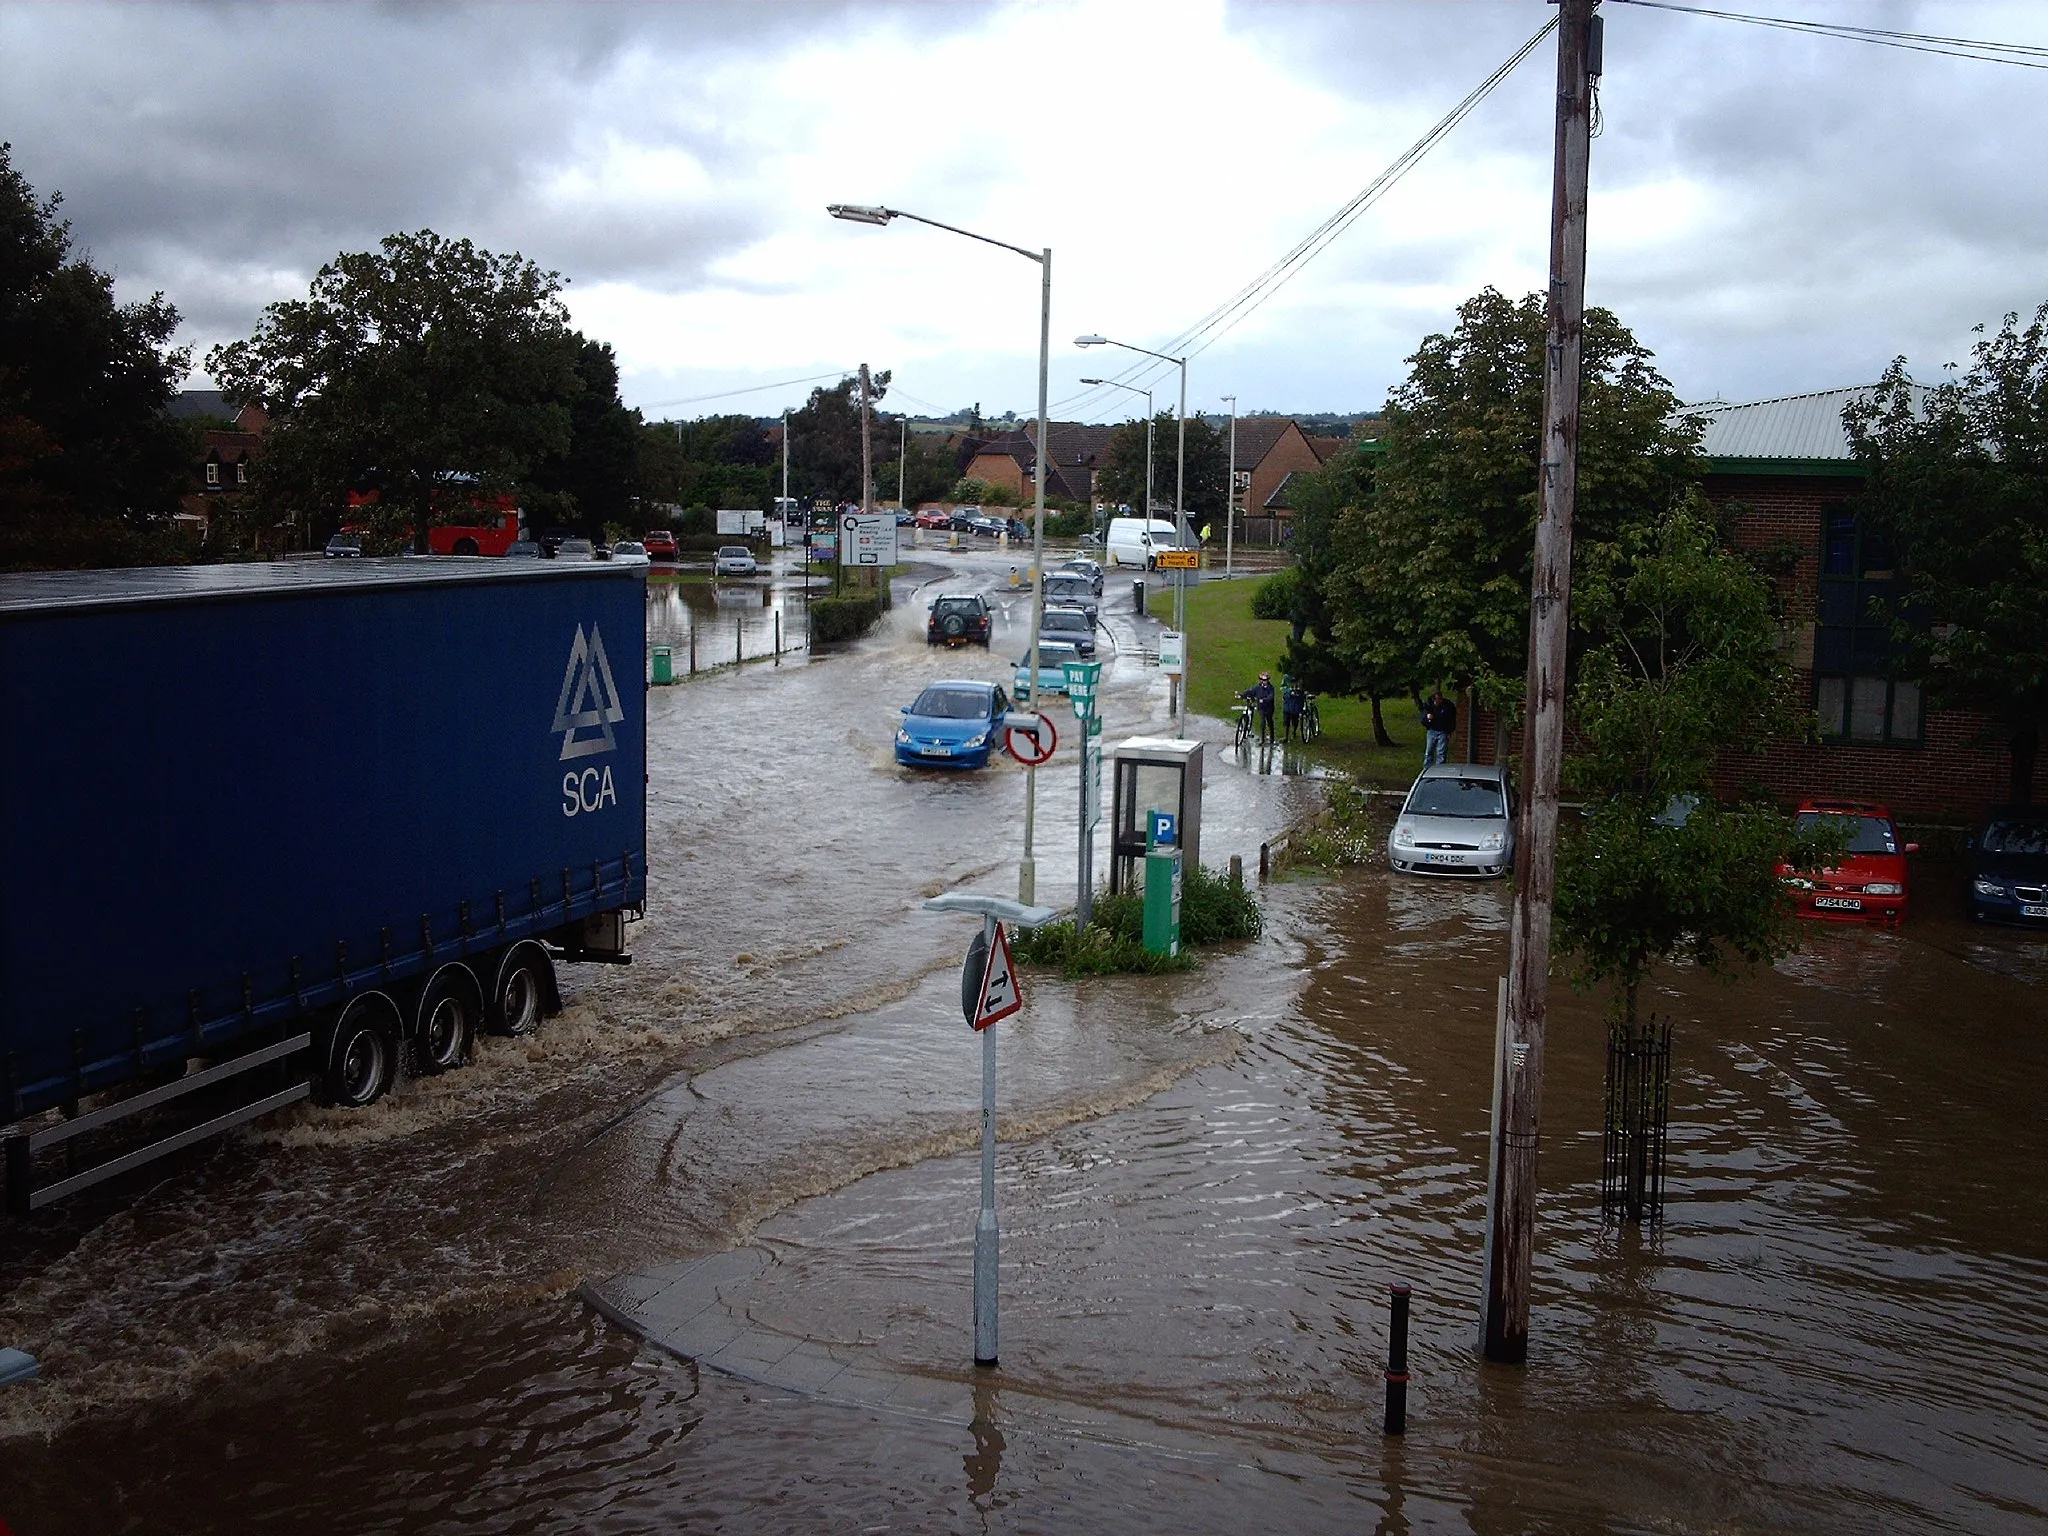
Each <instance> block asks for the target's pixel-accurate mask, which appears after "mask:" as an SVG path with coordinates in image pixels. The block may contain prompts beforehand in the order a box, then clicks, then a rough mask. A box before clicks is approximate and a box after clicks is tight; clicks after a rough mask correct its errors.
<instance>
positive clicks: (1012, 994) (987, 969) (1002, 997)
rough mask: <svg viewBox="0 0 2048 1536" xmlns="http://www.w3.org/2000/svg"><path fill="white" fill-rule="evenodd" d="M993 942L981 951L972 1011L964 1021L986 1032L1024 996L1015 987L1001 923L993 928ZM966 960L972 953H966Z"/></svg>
mask: <svg viewBox="0 0 2048 1536" xmlns="http://www.w3.org/2000/svg"><path fill="white" fill-rule="evenodd" d="M995 930H996V937H995V942H994V943H993V944H990V945H988V946H986V948H985V949H984V956H985V958H984V960H983V963H982V972H981V985H980V986H979V987H978V988H977V989H976V991H975V994H974V1011H973V1013H972V1015H971V1016H970V1017H969V1018H968V1020H967V1022H968V1023H969V1024H972V1025H973V1026H974V1027H975V1028H976V1029H978V1030H979V1029H987V1028H988V1027H989V1025H991V1024H993V1023H995V1022H996V1021H997V1020H999V1019H1007V1018H1008V1017H1009V1016H1010V1015H1011V1014H1013V1013H1015V1012H1017V1011H1018V1010H1019V1009H1020V1008H1022V1007H1023V1006H1024V993H1023V991H1022V989H1021V988H1019V987H1018V985H1017V967H1016V966H1015V964H1014V963H1012V961H1011V959H1010V935H1009V932H1008V930H1007V929H1005V928H1004V927H1003V925H1002V924H1001V923H997V924H996V925H995ZM968 955H969V959H970V961H971V960H972V958H973V951H972V950H970V951H969V952H968ZM962 1001H963V1002H965V1001H966V999H965V998H964V997H963V998H962Z"/></svg>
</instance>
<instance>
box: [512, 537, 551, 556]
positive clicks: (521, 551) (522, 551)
mask: <svg viewBox="0 0 2048 1536" xmlns="http://www.w3.org/2000/svg"><path fill="white" fill-rule="evenodd" d="M505 558H506V559H507V560H544V559H546V558H547V557H546V556H545V555H544V554H542V552H541V547H540V546H539V545H538V544H536V543H534V542H533V540H531V539H514V540H513V541H512V542H511V543H510V544H507V545H506V546H505Z"/></svg>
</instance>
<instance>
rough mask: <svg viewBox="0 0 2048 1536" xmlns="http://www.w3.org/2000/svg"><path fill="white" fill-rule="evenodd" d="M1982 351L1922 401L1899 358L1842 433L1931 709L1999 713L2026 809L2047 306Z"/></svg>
mask: <svg viewBox="0 0 2048 1536" xmlns="http://www.w3.org/2000/svg"><path fill="white" fill-rule="evenodd" d="M1978 331H1979V332H1980V333H1982V331H1983V327H1982V326H1979V327H1978ZM1973 351H1974V355H1975V361H1974V362H1973V363H1972V365H1971V367H1970V370H1969V372H1968V373H1967V374H1965V375H1964V376H1963V377H1961V378H1959V379H1952V380H1949V381H1947V382H1945V383H1942V384H1940V385H1937V386H1935V388H1934V389H1933V390H1932V391H1931V392H1929V393H1928V395H1927V396H1926V398H1925V401H1924V405H1923V404H1922V403H1921V392H1920V391H1919V390H1918V389H1916V388H1915V386H1914V384H1913V381H1912V379H1911V377H1910V376H1909V375H1908V374H1907V372H1906V363H1905V359H1904V358H1899V359H1897V360H1896V361H1894V362H1893V363H1892V365H1891V366H1890V367H1889V368H1887V369H1886V370H1885V373H1884V377H1883V379H1882V380H1881V381H1880V382H1879V384H1878V387H1877V389H1876V390H1875V392H1874V393H1873V394H1872V395H1871V396H1870V398H1869V399H1868V400H1866V401H1864V402H1863V403H1861V404H1860V405H1855V406H1851V407H1850V408H1849V410H1848V411H1847V412H1845V413H1844V424H1845V425H1846V427H1847V428H1848V432H1849V438H1850V443H1851V445H1852V447H1853V449H1854V452H1855V454H1856V456H1857V458H1858V459H1859V460H1861V461H1862V463H1863V464H1864V466H1865V467H1866V469H1867V470H1868V478H1867V479H1866V480H1865V482H1864V489H1863V492H1862V495H1861V497H1860V499H1859V501H1858V512H1859V515H1860V517H1861V518H1862V520H1863V523H1864V525H1865V527H1866V528H1867V529H1868V530H1870V531H1873V532H1876V533H1878V534H1880V535H1882V536H1883V537H1884V538H1885V539H1886V540H1887V541H1888V542H1889V544H1890V546H1891V549H1892V552H1893V555H1894V556H1895V558H1896V560H1897V562H1898V571H1899V575H1898V577H1897V580H1896V583H1895V585H1896V587H1897V588H1898V591H1897V594H1896V601H1895V602H1894V604H1893V611H1894V613H1895V614H1896V615H1897V618H1896V622H1895V625H1894V635H1893V638H1894V641H1895V643H1896V645H1897V647H1898V654H1899V656H1900V659H1901V661H1902V664H1903V668H1904V670H1905V671H1906V672H1907V673H1908V674H1909V675H1918V676H1920V677H1922V678H1924V679H1925V684H1926V689H1927V694H1928V697H1929V698H1930V699H1931V700H1932V701H1934V702H1936V703H1941V704H1946V705H1949V706H1951V707H1959V708H1967V709H1975V710H1981V711H1983V712H1984V713H1986V714H1988V715H1990V716H1991V718H1992V719H1993V720H1994V721H1995V722H1996V723H1997V726H1998V727H1999V729H2000V730H2001V731H2002V732H2003V734H2004V735H2005V737H2006V739H2007V742H2008V746H2009V750H2010V753H2011V767H2012V775H2011V791H2010V792H2011V797H2012V799H2014V800H2015V801H2019V802H2026V801H2028V800H2030V799H2031V798H2032V790H2033V778H2034V764H2035V760H2036V757H2037V755H2038V752H2039V749H2040V741H2041V733H2042V730H2043V728H2044V727H2048V304H2043V305H2042V306H2041V307H2040V308H2039V309H2037V310H2036V311H2035V312H2034V316H2033V319H2032V320H2031V321H2030V322H2028V323H2027V324H2025V325H2022V324H2021V323H2020V317H2019V316H2018V314H2016V313H2015V314H2008V315H2007V316H2006V317H2005V321H2004V323H2003V324H2002V325H2001V326H2000V327H1999V329H1998V331H1997V333H1996V334H1995V335H1989V336H1984V337H1983V338H1982V339H1981V340H1980V341H1979V342H1978V343H1977V345H1976V346H1975V348H1974V349H1973Z"/></svg>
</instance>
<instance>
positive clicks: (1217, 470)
mask: <svg viewBox="0 0 2048 1536" xmlns="http://www.w3.org/2000/svg"><path fill="white" fill-rule="evenodd" d="M1179 431H1180V427H1179V423H1177V422H1176V421H1175V420H1174V418H1173V412H1171V411H1161V412H1160V413H1159V414H1158V415H1157V416H1155V417H1154V418H1153V419H1152V496H1153V499H1154V500H1155V501H1157V502H1158V503H1159V505H1160V506H1161V507H1162V508H1164V509H1165V510H1164V512H1162V513H1160V514H1158V515H1161V516H1169V517H1170V516H1171V515H1172V511H1173V486H1174V474H1175V467H1176V455H1177V454H1178V452H1179V445H1180V438H1179ZM1229 474H1230V450H1229V447H1228V445H1227V444H1226V442H1225V441H1224V438H1223V434H1222V433H1220V432H1218V431H1217V430H1216V429H1215V428H1214V427H1212V426H1210V425H1209V424H1208V423H1207V422H1206V421H1204V420H1202V418H1201V417H1199V416H1190V417H1189V418H1188V447H1187V479H1186V482H1185V495H1186V498H1187V515H1188V522H1189V524H1190V525H1191V526H1193V527H1194V528H1196V529H1200V528H1201V527H1202V525H1203V524H1204V523H1208V522H1212V521H1215V520H1217V519H1220V518H1221V517H1222V516H1223V506H1224V496H1223V482H1224V481H1225V480H1226V479H1227V478H1228V477H1229ZM1095 489H1096V492H1097V494H1098V495H1100V496H1101V497H1102V498H1103V499H1104V500H1106V501H1115V502H1123V503H1125V504H1127V505H1129V506H1133V507H1135V506H1137V505H1138V504H1139V503H1141V502H1142V501H1144V499H1145V423H1144V422H1143V421H1142V420H1137V421H1127V422H1125V423H1124V424H1123V425H1122V426H1120V427H1118V428H1117V429H1116V430H1115V431H1114V432H1112V433H1111V434H1110V436H1109V442H1108V445H1107V446H1106V447H1105V448H1104V449H1103V452H1102V460H1101V463H1100V464H1098V465H1097V467H1096V471H1095Z"/></svg>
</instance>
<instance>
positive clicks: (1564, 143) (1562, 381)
mask: <svg viewBox="0 0 2048 1536" xmlns="http://www.w3.org/2000/svg"><path fill="white" fill-rule="evenodd" d="M1598 3H1599V0H1561V8H1560V12H1559V16H1558V28H1557V140H1556V151H1555V169H1554V172H1553V178H1554V179H1553V182H1552V189H1551V205H1550V339H1549V344H1548V345H1547V346H1546V347H1545V349H1544V362H1543V439H1542V455H1543V457H1542V462H1541V463H1540V464H1539V465H1538V466H1537V471H1536V559H1535V568H1534V573H1533V578H1532V580H1531V583H1530V589H1529V676H1528V688H1527V692H1526V695H1525V697H1524V700H1523V707H1522V718H1523V748H1522V784H1523V792H1524V798H1523V801H1522V818H1521V825H1520V827H1519V829H1518V836H1517V839H1516V843H1515V909H1514V918H1513V921H1512V925H1511V926H1510V928H1509V933H1508V986H1507V1024H1506V1039H1505V1041H1504V1042H1503V1049H1502V1054H1501V1061H1500V1086H1499V1094H1498V1101H1497V1102H1496V1104H1495V1108H1494V1124H1493V1179H1492V1189H1493V1200H1492V1208H1491V1210H1490V1212H1489V1213H1488V1219H1489V1223H1490V1225H1489V1228H1488V1231H1487V1244H1486V1251H1487V1265H1486V1318H1485V1352H1486V1358H1487V1359H1489V1360H1499V1361H1505V1362H1507V1363H1510V1364H1517V1365H1518V1364H1520V1363H1521V1362H1522V1361H1524V1360H1526V1359H1527V1358H1528V1354H1529V1281H1530V1269H1531V1260H1532V1250H1533V1249H1534V1246H1535V1240H1536V1143H1537V1135H1538V1132H1539V1130H1540V1127H1541V1124H1542V1118H1543V1032H1544V1023H1545V1019H1546V1016H1547V1014H1548V1012H1549V1007H1550V907H1551V898H1552V896H1553V894H1554V893H1555V891H1556V887H1557V780H1558V769H1559V766H1560V762H1561V759H1562V758H1563V755H1564V687H1565V641H1566V638H1567V631H1568V625H1569V620H1570V608H1571V590H1572V510H1573V504H1574V502H1575V500H1576V499H1577V491H1578V468H1579V350H1580V342H1581V339H1582V336H1583V332H1584V320H1585V308H1586V160H1587V155H1588V151H1589V148H1590V142H1591V136H1592V135H1591V129H1592V106H1593V88H1592V82H1593V80H1594V78H1595V77H1596V76H1597V75H1598V74H1599V52H1600V48H1599V36H1598V28H1599V25H1600V24H1599V21H1598V20H1597V19H1596V18H1595V16H1594V14H1593V9H1594V6H1595V5H1597V4H1598Z"/></svg>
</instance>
